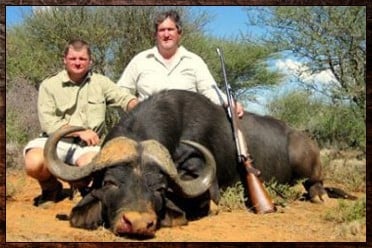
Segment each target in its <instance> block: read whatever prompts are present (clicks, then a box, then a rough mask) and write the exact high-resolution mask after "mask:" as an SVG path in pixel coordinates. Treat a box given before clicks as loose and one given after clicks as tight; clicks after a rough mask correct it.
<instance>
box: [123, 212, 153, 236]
mask: <svg viewBox="0 0 372 248" xmlns="http://www.w3.org/2000/svg"><path fill="white" fill-rule="evenodd" d="M155 230H156V216H155V214H151V213H140V212H135V211H131V212H125V213H123V214H122V216H121V218H120V220H119V221H118V223H117V225H116V233H118V234H136V235H143V236H151V237H153V236H154V234H155Z"/></svg>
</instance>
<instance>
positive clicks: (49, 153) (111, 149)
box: [44, 126, 138, 182]
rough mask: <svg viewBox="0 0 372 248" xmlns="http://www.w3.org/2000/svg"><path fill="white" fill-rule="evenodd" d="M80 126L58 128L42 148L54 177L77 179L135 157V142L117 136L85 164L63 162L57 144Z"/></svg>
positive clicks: (81, 129) (80, 129)
mask: <svg viewBox="0 0 372 248" xmlns="http://www.w3.org/2000/svg"><path fill="white" fill-rule="evenodd" d="M83 130H85V129H84V128H82V127H76V126H67V127H64V128H60V129H59V130H57V131H56V132H55V133H54V134H53V135H51V136H50V137H49V138H48V140H47V142H46V144H45V148H44V158H45V164H46V165H47V167H48V169H49V171H50V172H51V173H52V174H53V175H54V176H56V177H58V178H60V179H62V180H64V181H67V182H71V181H77V180H80V179H82V178H84V177H87V176H89V175H90V174H91V173H92V172H94V171H98V170H101V169H103V168H105V167H109V166H112V165H115V164H117V163H120V162H130V161H133V160H134V159H136V158H137V156H138V152H137V142H135V141H133V140H131V139H128V138H125V137H118V138H114V139H112V140H110V141H108V142H107V143H106V144H105V146H104V147H103V148H102V150H101V151H100V152H99V153H98V154H97V155H96V156H95V157H94V159H93V160H92V161H91V162H90V163H89V164H87V165H84V166H81V167H77V166H71V165H69V164H66V163H64V162H63V161H62V160H60V159H59V158H58V156H57V144H58V142H59V140H61V139H62V137H64V136H65V135H67V134H70V133H73V132H77V131H83Z"/></svg>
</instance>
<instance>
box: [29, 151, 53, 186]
mask: <svg viewBox="0 0 372 248" xmlns="http://www.w3.org/2000/svg"><path fill="white" fill-rule="evenodd" d="M24 159H25V171H26V173H27V175H29V176H31V177H34V178H36V179H46V178H48V177H49V176H50V173H48V171H47V169H46V168H44V155H43V149H41V148H33V149H30V150H28V151H27V153H26V154H25V158H24Z"/></svg>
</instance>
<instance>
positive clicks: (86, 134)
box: [77, 129, 100, 146]
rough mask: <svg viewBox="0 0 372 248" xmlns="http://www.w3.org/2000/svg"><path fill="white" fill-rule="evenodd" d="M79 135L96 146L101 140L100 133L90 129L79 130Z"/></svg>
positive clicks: (89, 144) (87, 142)
mask: <svg viewBox="0 0 372 248" xmlns="http://www.w3.org/2000/svg"><path fill="white" fill-rule="evenodd" d="M77 136H78V137H79V138H80V139H81V140H82V141H84V142H85V143H86V144H87V145H88V146H95V145H98V144H99V142H100V140H99V137H98V134H97V133H96V132H94V131H93V130H90V129H87V130H84V131H80V132H77Z"/></svg>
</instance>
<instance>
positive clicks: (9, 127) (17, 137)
mask: <svg viewBox="0 0 372 248" xmlns="http://www.w3.org/2000/svg"><path fill="white" fill-rule="evenodd" d="M18 123H19V122H18V117H17V114H16V113H15V112H13V111H7V112H6V141H7V143H9V142H14V143H17V144H25V143H26V142H27V139H28V136H27V132H26V130H25V129H24V128H23V127H21V126H20V125H19V124H18Z"/></svg>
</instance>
